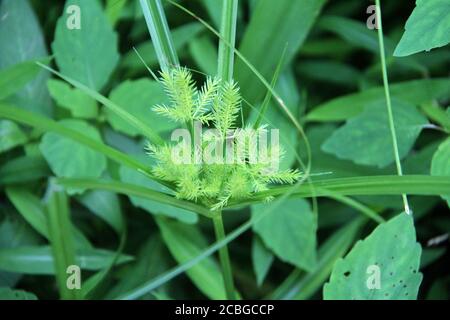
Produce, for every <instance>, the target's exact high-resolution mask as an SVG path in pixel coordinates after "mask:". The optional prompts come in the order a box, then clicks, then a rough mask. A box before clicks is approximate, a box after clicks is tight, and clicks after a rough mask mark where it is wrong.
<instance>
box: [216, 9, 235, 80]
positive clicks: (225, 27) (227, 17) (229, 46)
mask: <svg viewBox="0 0 450 320" xmlns="http://www.w3.org/2000/svg"><path fill="white" fill-rule="evenodd" d="M237 9H238V0H223V7H222V24H221V27H220V34H221V36H222V38H223V39H222V38H221V40H220V42H219V61H218V63H219V66H218V75H219V78H221V79H222V80H224V81H231V80H232V78H233V67H234V44H235V42H236V19H237Z"/></svg>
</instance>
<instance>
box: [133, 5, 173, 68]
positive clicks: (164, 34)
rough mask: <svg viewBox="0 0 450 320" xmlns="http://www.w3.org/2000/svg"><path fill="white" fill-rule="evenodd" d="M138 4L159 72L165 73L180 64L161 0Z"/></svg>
mask: <svg viewBox="0 0 450 320" xmlns="http://www.w3.org/2000/svg"><path fill="white" fill-rule="evenodd" d="M140 4H141V8H142V12H143V13H144V17H145V21H146V22H147V27H148V30H149V32H150V36H151V38H152V41H153V44H154V47H155V51H156V55H157V56H158V61H159V65H160V67H161V70H163V71H167V70H169V69H170V68H172V67H174V66H178V65H179V64H180V63H179V61H178V56H177V52H176V51H175V46H174V45H173V41H172V36H171V34H170V30H169V26H168V24H167V19H166V15H165V14H164V8H163V6H162V4H161V0H140Z"/></svg>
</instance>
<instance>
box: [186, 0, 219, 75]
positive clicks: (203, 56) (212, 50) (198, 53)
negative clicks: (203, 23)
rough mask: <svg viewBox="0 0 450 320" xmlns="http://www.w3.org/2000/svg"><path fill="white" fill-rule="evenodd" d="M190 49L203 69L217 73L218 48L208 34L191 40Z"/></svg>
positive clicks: (207, 72) (210, 72) (208, 72)
mask: <svg viewBox="0 0 450 320" xmlns="http://www.w3.org/2000/svg"><path fill="white" fill-rule="evenodd" d="M205 2H208V1H205ZM189 51H190V53H191V56H192V58H193V59H194V61H195V63H196V64H197V66H198V67H199V68H200V70H201V71H203V72H205V73H206V74H210V75H212V74H217V59H218V57H217V48H216V47H215V46H214V44H213V42H212V41H211V39H210V38H209V37H208V36H206V35H205V36H202V37H197V38H195V39H193V40H192V41H190V42H189Z"/></svg>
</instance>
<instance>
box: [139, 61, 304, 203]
mask: <svg viewBox="0 0 450 320" xmlns="http://www.w3.org/2000/svg"><path fill="white" fill-rule="evenodd" d="M160 81H161V83H162V84H163V86H164V89H165V92H166V94H167V96H168V97H169V101H170V103H169V105H157V106H155V107H154V108H153V110H154V111H155V112H157V113H158V114H161V115H163V116H165V117H167V118H169V119H171V120H172V121H175V122H178V123H180V124H182V125H187V126H189V125H191V126H192V123H194V121H199V122H201V123H203V124H212V125H214V127H215V128H216V129H217V130H218V132H219V135H220V136H219V137H216V138H214V139H220V140H222V142H223V141H225V140H231V141H233V143H234V144H236V145H237V144H238V143H239V142H238V141H239V140H238V139H237V136H239V135H244V136H245V135H251V134H255V133H254V132H253V133H251V132H250V130H248V129H239V130H238V131H237V132H238V134H235V135H231V136H229V132H230V129H234V128H235V125H236V120H237V117H238V114H239V111H240V108H241V101H242V98H241V95H240V93H239V87H238V85H237V83H235V82H234V81H231V82H224V81H222V80H220V79H217V78H210V77H209V78H207V79H206V81H205V84H204V85H203V87H201V89H200V90H198V89H197V88H196V85H195V82H194V80H193V79H192V75H191V73H190V72H189V71H188V70H187V69H186V68H176V69H173V70H171V71H167V72H162V73H161V79H160ZM265 130H266V126H262V127H260V128H259V129H258V130H257V131H258V132H263V131H265ZM241 141H245V140H241ZM239 146H240V147H241V148H243V149H244V155H245V157H246V158H247V157H249V156H250V155H251V153H252V152H254V150H253V149H250V146H248V144H247V143H243V145H239ZM175 147H176V146H174V145H170V144H166V145H164V146H153V145H150V144H149V145H148V146H147V152H148V154H149V155H150V156H151V157H153V158H154V159H155V160H156V166H155V167H154V168H153V173H154V175H155V176H156V177H158V178H160V179H162V180H165V181H168V182H172V183H173V184H174V185H175V186H176V196H177V197H178V198H182V199H187V200H192V201H196V202H201V203H203V204H204V205H207V206H210V207H211V209H212V210H219V209H221V208H223V207H224V206H226V205H227V203H228V202H229V200H231V199H243V198H250V197H251V196H252V194H254V193H256V192H261V191H265V190H268V188H269V186H270V184H285V183H286V184H292V183H295V182H296V181H297V180H298V179H299V178H300V177H301V173H300V172H299V171H298V170H285V171H277V172H273V170H271V167H270V165H271V164H270V161H268V160H269V159H270V155H271V153H274V154H277V155H278V157H280V158H281V157H282V156H283V150H282V149H281V148H279V147H278V148H276V150H275V149H272V150H269V151H268V154H267V155H266V158H263V159H261V161H258V162H257V163H250V162H248V161H240V162H238V163H233V164H228V163H227V164H225V163H224V164H204V163H202V164H195V163H186V164H185V163H183V164H180V163H175V161H174V160H173V158H172V154H173V151H174V148H175ZM177 147H178V148H179V146H177ZM186 147H190V146H186ZM203 148H205V146H204V145H202V146H201V149H203ZM187 149H189V152H191V153H192V156H194V154H193V153H198V152H200V153H201V152H203V151H204V150H197V149H196V148H194V151H191V150H190V148H187ZM178 150H179V149H178ZM241 160H244V159H241ZM266 200H267V201H270V200H271V198H270V197H268V198H267V199H266Z"/></svg>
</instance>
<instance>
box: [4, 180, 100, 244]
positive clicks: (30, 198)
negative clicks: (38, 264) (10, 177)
mask: <svg viewBox="0 0 450 320" xmlns="http://www.w3.org/2000/svg"><path fill="white" fill-rule="evenodd" d="M5 192H6V195H7V196H8V199H9V201H11V203H12V204H13V205H14V207H15V208H16V209H17V211H18V212H19V213H20V214H21V215H22V217H23V218H24V219H25V220H26V221H27V222H28V223H29V224H30V225H31V226H32V227H33V229H35V230H36V231H37V232H38V233H39V234H40V235H42V236H43V237H45V238H46V239H49V232H48V221H47V220H48V219H47V214H46V212H45V208H44V205H43V203H42V202H41V200H40V199H39V198H38V197H36V196H35V195H34V194H32V193H31V192H29V191H28V190H26V189H25V188H22V187H8V188H6V190H5ZM72 228H73V230H72V233H73V234H74V241H75V244H76V246H77V247H79V248H83V247H84V248H91V247H92V246H91V244H90V243H89V240H87V239H86V237H85V236H84V235H83V234H82V233H81V231H80V230H78V229H77V228H76V227H75V226H72Z"/></svg>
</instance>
